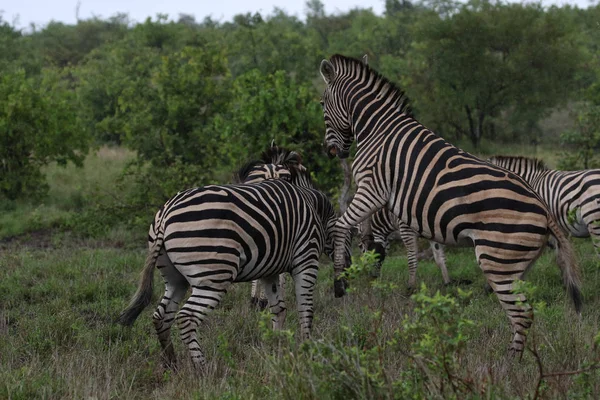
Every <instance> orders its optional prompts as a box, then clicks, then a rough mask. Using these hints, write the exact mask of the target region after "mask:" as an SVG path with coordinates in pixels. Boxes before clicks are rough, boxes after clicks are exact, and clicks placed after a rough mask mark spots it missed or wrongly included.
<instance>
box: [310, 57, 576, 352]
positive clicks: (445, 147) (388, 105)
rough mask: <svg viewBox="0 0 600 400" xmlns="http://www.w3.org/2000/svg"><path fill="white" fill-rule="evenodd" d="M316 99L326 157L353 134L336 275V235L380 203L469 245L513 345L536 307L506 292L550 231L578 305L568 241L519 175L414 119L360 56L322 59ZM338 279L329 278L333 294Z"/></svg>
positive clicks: (417, 226)
mask: <svg viewBox="0 0 600 400" xmlns="http://www.w3.org/2000/svg"><path fill="white" fill-rule="evenodd" d="M320 71H321V75H322V76H323V79H324V80H325V83H326V88H325V91H324V93H323V98H322V100H321V103H322V105H323V113H324V118H325V126H326V130H325V145H326V147H327V151H328V153H329V155H330V157H335V156H336V155H337V156H338V157H340V158H346V157H348V155H349V152H350V145H351V144H352V141H353V140H354V139H355V140H356V143H357V152H356V155H355V158H354V163H353V165H352V172H353V175H354V179H355V181H356V184H357V191H356V194H355V195H354V198H353V199H352V202H351V204H350V205H349V206H348V209H347V210H346V212H345V213H344V215H342V216H341V217H340V218H339V219H338V221H337V223H336V225H335V232H334V234H335V262H334V268H335V272H336V277H339V274H340V273H341V272H342V271H343V270H344V268H345V266H346V264H345V259H344V255H343V251H342V250H343V243H344V241H345V240H346V238H347V237H348V235H349V234H350V229H351V227H352V226H356V225H358V224H359V223H361V222H362V221H364V220H365V219H367V218H369V217H370V216H371V214H373V213H374V212H376V211H377V210H379V209H381V208H383V207H387V208H388V209H389V210H390V211H392V212H393V213H394V214H395V215H396V216H397V217H398V218H400V219H401V220H402V222H404V223H405V224H406V225H408V226H410V228H411V229H412V230H414V231H415V232H417V233H418V234H420V235H421V236H423V237H425V238H427V239H430V240H434V241H436V242H438V243H444V244H449V245H463V246H474V247H475V255H476V257H477V261H478V263H479V267H480V268H481V270H482V271H483V273H484V274H485V276H486V278H487V280H488V282H489V284H490V286H491V287H492V289H493V290H494V292H495V293H496V295H497V297H498V299H499V301H500V303H501V304H502V307H503V308H504V310H505V311H506V313H507V315H508V318H509V320H510V323H511V325H512V328H513V339H512V343H511V346H510V351H511V353H515V352H522V351H523V348H524V344H525V340H526V336H527V330H528V329H529V327H530V325H531V323H532V317H533V312H532V309H531V307H530V306H529V304H528V303H527V299H526V298H525V296H524V295H522V294H519V295H516V294H515V293H513V289H514V282H515V280H517V279H521V278H522V277H523V274H524V273H525V272H526V270H527V269H528V268H529V267H530V265H531V264H532V263H533V262H534V261H535V260H536V259H537V258H538V257H539V255H540V254H541V252H542V249H543V248H544V246H545V244H546V242H547V240H548V237H549V236H550V239H551V240H552V241H553V242H554V244H555V245H556V249H557V260H558V264H559V266H560V267H561V269H562V271H563V279H564V282H565V285H566V287H567V289H568V292H569V294H570V295H571V297H572V299H573V302H574V303H575V308H576V310H577V311H579V310H580V307H581V294H580V289H579V285H580V282H579V267H578V265H577V263H576V261H575V259H574V256H573V251H572V247H571V244H570V242H569V241H568V239H567V238H566V237H565V235H564V234H563V232H562V231H561V230H560V228H559V227H558V225H557V223H556V221H555V220H554V218H553V217H552V215H551V213H550V212H549V211H548V209H547V207H546V205H545V204H544V202H543V200H541V199H540V198H539V197H538V195H537V194H536V193H535V192H534V191H533V189H531V187H530V186H529V185H528V184H527V183H526V182H525V181H524V180H523V179H522V178H520V177H518V176H517V175H515V174H513V173H510V172H508V171H506V170H504V169H502V168H499V167H497V166H495V165H492V164H490V163H487V162H485V161H483V160H480V159H478V158H477V157H474V156H472V155H471V154H468V153H466V152H464V151H462V150H460V149H458V148H457V147H454V146H452V145H451V144H450V143H448V142H446V141H445V140H444V139H443V138H441V137H439V136H437V135H436V134H435V133H433V132H431V131H430V130H428V129H427V128H425V127H424V126H423V125H421V124H420V123H419V122H418V121H417V120H415V119H414V117H413V116H412V113H411V111H410V108H409V105H408V100H407V99H406V97H405V96H404V93H403V92H402V91H401V90H399V89H398V88H397V87H396V86H395V85H394V84H393V83H391V82H390V81H388V80H387V79H386V78H384V77H383V76H382V75H380V74H378V73H377V72H376V71H374V70H373V69H371V68H370V67H369V66H367V65H365V64H364V63H363V62H361V61H359V60H356V59H353V58H348V57H344V56H340V55H334V56H333V57H331V59H330V60H323V61H322V63H321V67H320ZM344 293H345V282H343V281H342V280H340V279H336V281H335V294H336V296H342V295H344Z"/></svg>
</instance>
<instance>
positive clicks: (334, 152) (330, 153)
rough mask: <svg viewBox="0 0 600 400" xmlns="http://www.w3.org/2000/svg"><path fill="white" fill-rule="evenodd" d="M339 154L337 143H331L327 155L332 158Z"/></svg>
mask: <svg viewBox="0 0 600 400" xmlns="http://www.w3.org/2000/svg"><path fill="white" fill-rule="evenodd" d="M336 155H337V147H336V146H335V145H331V146H329V147H328V148H327V156H328V157H329V158H330V159H332V158H335V156H336Z"/></svg>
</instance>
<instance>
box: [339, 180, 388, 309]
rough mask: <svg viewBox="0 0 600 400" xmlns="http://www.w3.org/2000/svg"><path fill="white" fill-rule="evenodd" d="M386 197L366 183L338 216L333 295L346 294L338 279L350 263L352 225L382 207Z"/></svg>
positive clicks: (341, 280) (344, 286) (343, 282)
mask: <svg viewBox="0 0 600 400" xmlns="http://www.w3.org/2000/svg"><path fill="white" fill-rule="evenodd" d="M386 203H387V199H383V198H381V197H377V196H376V195H375V193H373V191H372V189H371V188H370V187H368V185H361V186H359V187H358V189H357V191H356V193H355V194H354V197H353V198H352V202H351V203H350V204H349V205H348V208H346V212H344V214H343V215H342V216H341V217H340V218H338V220H337V221H336V223H335V227H334V229H333V231H334V232H333V243H334V260H333V271H334V275H335V279H334V282H333V285H334V286H333V287H334V294H335V297H342V296H343V295H345V294H346V286H347V283H346V281H345V280H344V279H340V274H341V273H342V272H344V270H345V269H346V268H347V267H348V266H349V265H350V258H349V254H348V253H347V252H348V249H349V248H350V247H349V246H350V240H351V238H350V233H351V229H352V227H353V226H357V225H358V224H360V223H361V222H363V221H364V220H366V219H367V218H369V217H370V216H371V215H372V214H373V213H374V212H375V211H377V210H379V209H381V208H383V206H385V204H386Z"/></svg>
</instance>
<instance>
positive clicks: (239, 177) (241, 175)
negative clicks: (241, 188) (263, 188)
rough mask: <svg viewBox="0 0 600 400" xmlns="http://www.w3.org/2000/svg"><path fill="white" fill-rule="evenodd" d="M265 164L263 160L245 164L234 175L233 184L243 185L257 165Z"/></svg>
mask: <svg viewBox="0 0 600 400" xmlns="http://www.w3.org/2000/svg"><path fill="white" fill-rule="evenodd" d="M263 164H264V162H263V161H262V160H251V161H247V162H245V163H244V164H243V165H242V166H241V167H240V168H239V169H238V170H237V171H235V172H234V173H233V182H234V183H243V182H244V181H245V180H246V178H248V174H250V172H252V169H253V168H254V167H256V166H257V165H263Z"/></svg>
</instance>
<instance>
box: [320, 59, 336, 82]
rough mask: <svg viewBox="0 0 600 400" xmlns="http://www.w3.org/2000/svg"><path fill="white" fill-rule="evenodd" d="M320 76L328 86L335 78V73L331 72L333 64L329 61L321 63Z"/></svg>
mask: <svg viewBox="0 0 600 400" xmlns="http://www.w3.org/2000/svg"><path fill="white" fill-rule="evenodd" d="M321 76H322V77H323V80H324V81H325V83H326V84H328V85H329V84H330V83H331V82H332V81H333V79H334V78H335V71H334V70H333V64H331V63H330V62H329V60H323V61H321Z"/></svg>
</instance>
